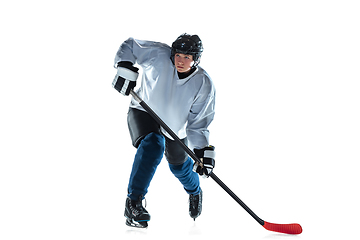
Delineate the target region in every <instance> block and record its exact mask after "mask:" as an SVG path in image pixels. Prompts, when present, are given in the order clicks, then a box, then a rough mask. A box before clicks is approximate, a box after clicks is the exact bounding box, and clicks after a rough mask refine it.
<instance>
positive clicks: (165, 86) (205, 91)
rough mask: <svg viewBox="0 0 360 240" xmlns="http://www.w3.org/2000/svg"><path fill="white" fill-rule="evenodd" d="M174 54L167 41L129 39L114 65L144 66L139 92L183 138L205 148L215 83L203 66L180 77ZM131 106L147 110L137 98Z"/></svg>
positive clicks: (207, 143) (191, 144)
mask: <svg viewBox="0 0 360 240" xmlns="http://www.w3.org/2000/svg"><path fill="white" fill-rule="evenodd" d="M170 54H171V48H170V46H168V45H166V44H163V43H159V42H152V41H142V40H136V39H133V38H129V39H128V40H126V41H125V42H123V43H122V44H121V46H120V48H119V50H118V51H117V53H116V56H115V65H114V66H115V67H116V66H117V63H118V62H120V61H129V62H132V63H133V64H135V63H137V64H138V65H140V66H141V67H142V69H143V74H142V79H141V85H140V87H139V88H138V89H136V90H135V92H136V93H137V94H138V95H139V97H140V98H141V99H143V100H144V102H146V103H147V104H148V105H149V106H150V107H151V108H152V109H153V110H154V112H155V113H156V114H157V115H159V117H160V118H161V119H162V120H163V121H164V122H165V123H166V124H167V125H168V126H169V127H170V128H171V129H172V130H173V131H174V132H175V133H176V134H177V135H178V137H179V138H181V139H183V138H185V137H187V138H188V141H189V143H190V147H192V148H203V147H205V146H208V145H209V130H208V126H209V124H210V123H211V122H212V120H213V118H214V114H215V87H214V84H213V82H212V80H211V78H210V77H209V75H208V74H207V73H206V71H205V70H204V69H202V68H201V67H200V66H197V67H196V68H197V69H196V70H195V71H194V72H193V73H192V74H190V75H189V76H188V77H186V78H184V79H179V77H178V74H177V70H176V68H175V66H174V64H173V63H172V61H171V59H170ZM130 107H132V108H136V109H139V110H142V111H145V110H144V109H143V108H142V107H141V106H140V104H139V103H138V102H137V101H136V100H135V99H133V98H132V99H131V103H130ZM162 132H163V134H164V135H166V136H167V137H168V138H171V136H170V135H169V134H168V133H166V131H165V130H164V129H162Z"/></svg>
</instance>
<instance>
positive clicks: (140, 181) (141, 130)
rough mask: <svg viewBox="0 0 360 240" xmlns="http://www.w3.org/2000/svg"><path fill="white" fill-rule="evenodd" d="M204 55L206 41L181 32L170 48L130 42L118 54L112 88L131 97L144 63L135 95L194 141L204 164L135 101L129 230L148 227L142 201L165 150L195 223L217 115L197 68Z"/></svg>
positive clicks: (209, 82) (211, 155) (209, 86)
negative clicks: (194, 160)
mask: <svg viewBox="0 0 360 240" xmlns="http://www.w3.org/2000/svg"><path fill="white" fill-rule="evenodd" d="M202 52H203V47H202V42H201V40H200V38H199V37H198V36H197V35H189V34H183V35H181V36H179V37H178V38H177V39H176V40H175V41H174V42H173V44H172V47H169V46H168V45H166V44H163V43H158V42H151V41H140V40H135V39H133V38H129V39H128V40H126V41H125V42H123V43H122V44H121V46H120V48H119V50H118V51H117V53H116V57H115V65H114V66H115V67H116V68H117V74H116V76H115V79H114V81H113V86H114V88H115V89H116V90H118V91H119V92H120V93H122V94H123V95H129V93H130V90H132V89H134V87H135V85H136V79H137V77H138V68H137V67H135V66H134V64H135V63H137V64H138V65H140V66H141V67H142V69H143V75H142V81H141V86H140V88H139V89H138V90H137V91H136V92H137V94H138V95H139V96H140V98H142V99H143V100H144V102H146V103H147V104H148V105H149V106H150V107H151V108H152V109H153V110H154V111H155V112H156V113H157V114H158V115H159V117H160V118H161V119H162V120H163V121H164V122H165V123H166V124H167V125H168V126H169V127H170V128H171V129H172V130H173V131H174V132H175V133H176V134H177V135H178V137H179V138H180V139H182V141H183V142H184V143H185V144H188V142H189V143H190V146H191V147H193V148H194V152H195V154H196V155H197V156H198V157H199V158H200V159H202V161H203V167H201V166H199V165H198V164H194V163H193V160H192V159H191V158H190V157H188V155H187V154H186V152H185V151H184V150H183V149H182V148H181V147H180V145H179V144H178V143H177V142H175V141H174V140H173V139H172V138H171V136H170V135H169V134H168V133H167V132H166V131H165V130H163V129H162V128H161V127H160V126H159V124H157V123H156V121H155V120H153V119H152V117H151V116H150V115H149V114H148V113H147V112H146V111H145V110H144V109H143V108H142V107H141V106H140V105H139V104H138V102H137V101H136V100H135V99H133V98H132V99H131V103H130V108H129V112H128V127H129V132H130V136H131V139H132V144H133V146H134V147H135V148H137V152H136V155H135V159H134V163H133V167H132V171H131V174H130V179H129V185H128V195H127V199H126V204H125V217H126V224H127V225H129V226H133V227H147V226H148V224H147V222H148V221H149V220H150V215H149V213H148V212H147V211H146V209H145V208H144V207H143V206H142V200H143V198H144V196H145V194H146V193H147V191H148V187H149V184H150V182H151V180H152V178H153V176H154V174H155V171H156V168H157V166H158V165H159V163H160V161H161V159H162V157H163V154H164V152H165V156H166V159H167V161H168V163H169V167H170V170H171V172H172V173H173V174H174V175H175V177H177V178H178V179H179V181H180V182H181V183H182V185H183V187H184V189H185V191H186V192H187V193H188V194H189V214H190V216H191V217H192V218H193V219H194V220H195V218H197V217H198V216H199V215H200V214H201V210H202V190H201V188H200V182H199V176H198V174H197V173H199V174H200V175H204V176H208V175H209V174H210V173H211V171H212V169H213V168H214V166H215V160H214V156H215V152H214V149H215V148H214V147H213V146H210V145H209V131H208V129H207V128H208V126H209V124H210V123H211V122H212V120H213V118H214V113H215V112H214V106H215V88H214V85H213V83H212V80H211V79H210V77H209V75H208V74H207V73H206V72H205V70H204V69H202V68H201V67H200V66H198V64H199V62H200V57H201V54H202ZM193 169H194V171H196V172H197V173H196V172H194V171H193Z"/></svg>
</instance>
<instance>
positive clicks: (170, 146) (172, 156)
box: [165, 138, 188, 165]
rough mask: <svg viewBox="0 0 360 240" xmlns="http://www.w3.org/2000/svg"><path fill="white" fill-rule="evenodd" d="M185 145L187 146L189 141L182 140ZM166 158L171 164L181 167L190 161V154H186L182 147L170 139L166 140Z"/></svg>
mask: <svg viewBox="0 0 360 240" xmlns="http://www.w3.org/2000/svg"><path fill="white" fill-rule="evenodd" d="M181 142H183V143H184V144H185V145H187V139H186V138H184V139H181ZM165 146H166V148H165V157H166V160H167V161H168V162H169V164H172V165H181V164H183V163H184V162H186V161H187V159H188V154H187V153H186V152H185V150H184V149H182V147H180V145H179V144H178V143H177V142H175V141H173V140H171V139H168V138H165Z"/></svg>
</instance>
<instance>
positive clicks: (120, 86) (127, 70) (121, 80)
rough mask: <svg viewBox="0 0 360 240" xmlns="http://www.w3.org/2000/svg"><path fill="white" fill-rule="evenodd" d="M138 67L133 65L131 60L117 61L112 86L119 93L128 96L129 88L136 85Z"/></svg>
mask: <svg viewBox="0 0 360 240" xmlns="http://www.w3.org/2000/svg"><path fill="white" fill-rule="evenodd" d="M138 71H139V69H138V68H137V67H134V66H133V65H132V63H131V62H119V63H118V66H117V74H116V76H115V78H114V81H113V83H112V85H113V87H114V88H115V89H116V90H118V91H119V92H120V93H121V94H123V95H125V96H128V95H129V94H130V90H132V89H134V87H135V86H136V79H137V77H138V75H139V73H138Z"/></svg>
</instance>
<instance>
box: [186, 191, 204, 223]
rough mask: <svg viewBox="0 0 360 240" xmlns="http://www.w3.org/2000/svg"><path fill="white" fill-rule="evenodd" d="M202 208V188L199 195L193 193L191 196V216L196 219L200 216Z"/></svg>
mask: <svg viewBox="0 0 360 240" xmlns="http://www.w3.org/2000/svg"><path fill="white" fill-rule="evenodd" d="M201 210H202V190H200V193H199V194H198V195H193V194H191V195H190V196H189V214H190V217H191V218H193V219H194V221H195V219H196V218H197V217H198V216H200V214H201Z"/></svg>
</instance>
